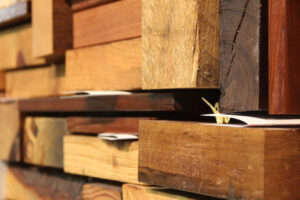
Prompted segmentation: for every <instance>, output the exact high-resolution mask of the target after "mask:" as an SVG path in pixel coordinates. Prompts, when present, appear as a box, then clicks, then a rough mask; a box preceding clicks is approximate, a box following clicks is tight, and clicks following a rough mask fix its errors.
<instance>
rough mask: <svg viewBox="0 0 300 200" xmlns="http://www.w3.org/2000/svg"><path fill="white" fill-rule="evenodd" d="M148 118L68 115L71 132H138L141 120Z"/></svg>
mask: <svg viewBox="0 0 300 200" xmlns="http://www.w3.org/2000/svg"><path fill="white" fill-rule="evenodd" d="M144 119H146V118H137V117H136V118H129V117H116V118H107V117H105V118H104V117H68V118H67V122H68V130H69V132H71V133H88V134H92V133H94V134H98V133H104V132H109V133H131V134H138V125H139V120H144Z"/></svg>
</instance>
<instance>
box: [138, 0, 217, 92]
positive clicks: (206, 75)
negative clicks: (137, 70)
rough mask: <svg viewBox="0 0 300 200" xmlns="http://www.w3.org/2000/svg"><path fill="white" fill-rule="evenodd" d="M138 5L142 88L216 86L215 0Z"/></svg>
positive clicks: (162, 1)
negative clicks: (139, 9) (140, 13)
mask: <svg viewBox="0 0 300 200" xmlns="http://www.w3.org/2000/svg"><path fill="white" fill-rule="evenodd" d="M142 6H143V7H142V12H143V14H142V15H143V19H142V20H143V25H142V35H143V37H142V46H143V64H142V86H143V89H164V88H218V75H219V73H218V60H219V13H218V10H219V0H189V1H181V0H175V1H174V0H157V1H148V0H143V4H142ZM187 13H189V14H187Z"/></svg>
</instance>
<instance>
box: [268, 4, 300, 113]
mask: <svg viewBox="0 0 300 200" xmlns="http://www.w3.org/2000/svg"><path fill="white" fill-rule="evenodd" d="M269 2H270V3H269V4H270V7H269V58H270V61H269V62H270V63H269V84H270V85H269V93H270V98H269V112H270V114H300V104H299V102H300V78H299V74H300V57H299V55H298V54H299V53H298V52H299V49H300V1H298V0H269Z"/></svg>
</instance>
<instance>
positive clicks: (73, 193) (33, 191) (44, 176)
mask: <svg viewBox="0 0 300 200" xmlns="http://www.w3.org/2000/svg"><path fill="white" fill-rule="evenodd" d="M6 179H7V180H6V199H22V200H49V199H64V200H82V194H81V193H82V190H83V186H84V184H85V183H86V180H85V179H83V178H78V177H73V176H70V175H66V174H63V173H62V172H61V171H51V170H50V171H49V170H48V171H47V170H40V169H37V168H21V167H18V166H9V167H8V169H7V177H6Z"/></svg>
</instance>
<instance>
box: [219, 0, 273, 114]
mask: <svg viewBox="0 0 300 200" xmlns="http://www.w3.org/2000/svg"><path fill="white" fill-rule="evenodd" d="M267 4H268V1H265V0H232V1H228V0H220V67H219V69H220V88H221V92H222V95H221V100H220V106H221V110H222V112H231V111H252V110H261V109H267V101H268V97H267V93H268V88H267V86H268V81H267V76H268V73H267V70H268V67H267V55H268V47H267V27H268V26H267V19H268V17H267V9H268V7H267V6H268V5H267Z"/></svg>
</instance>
